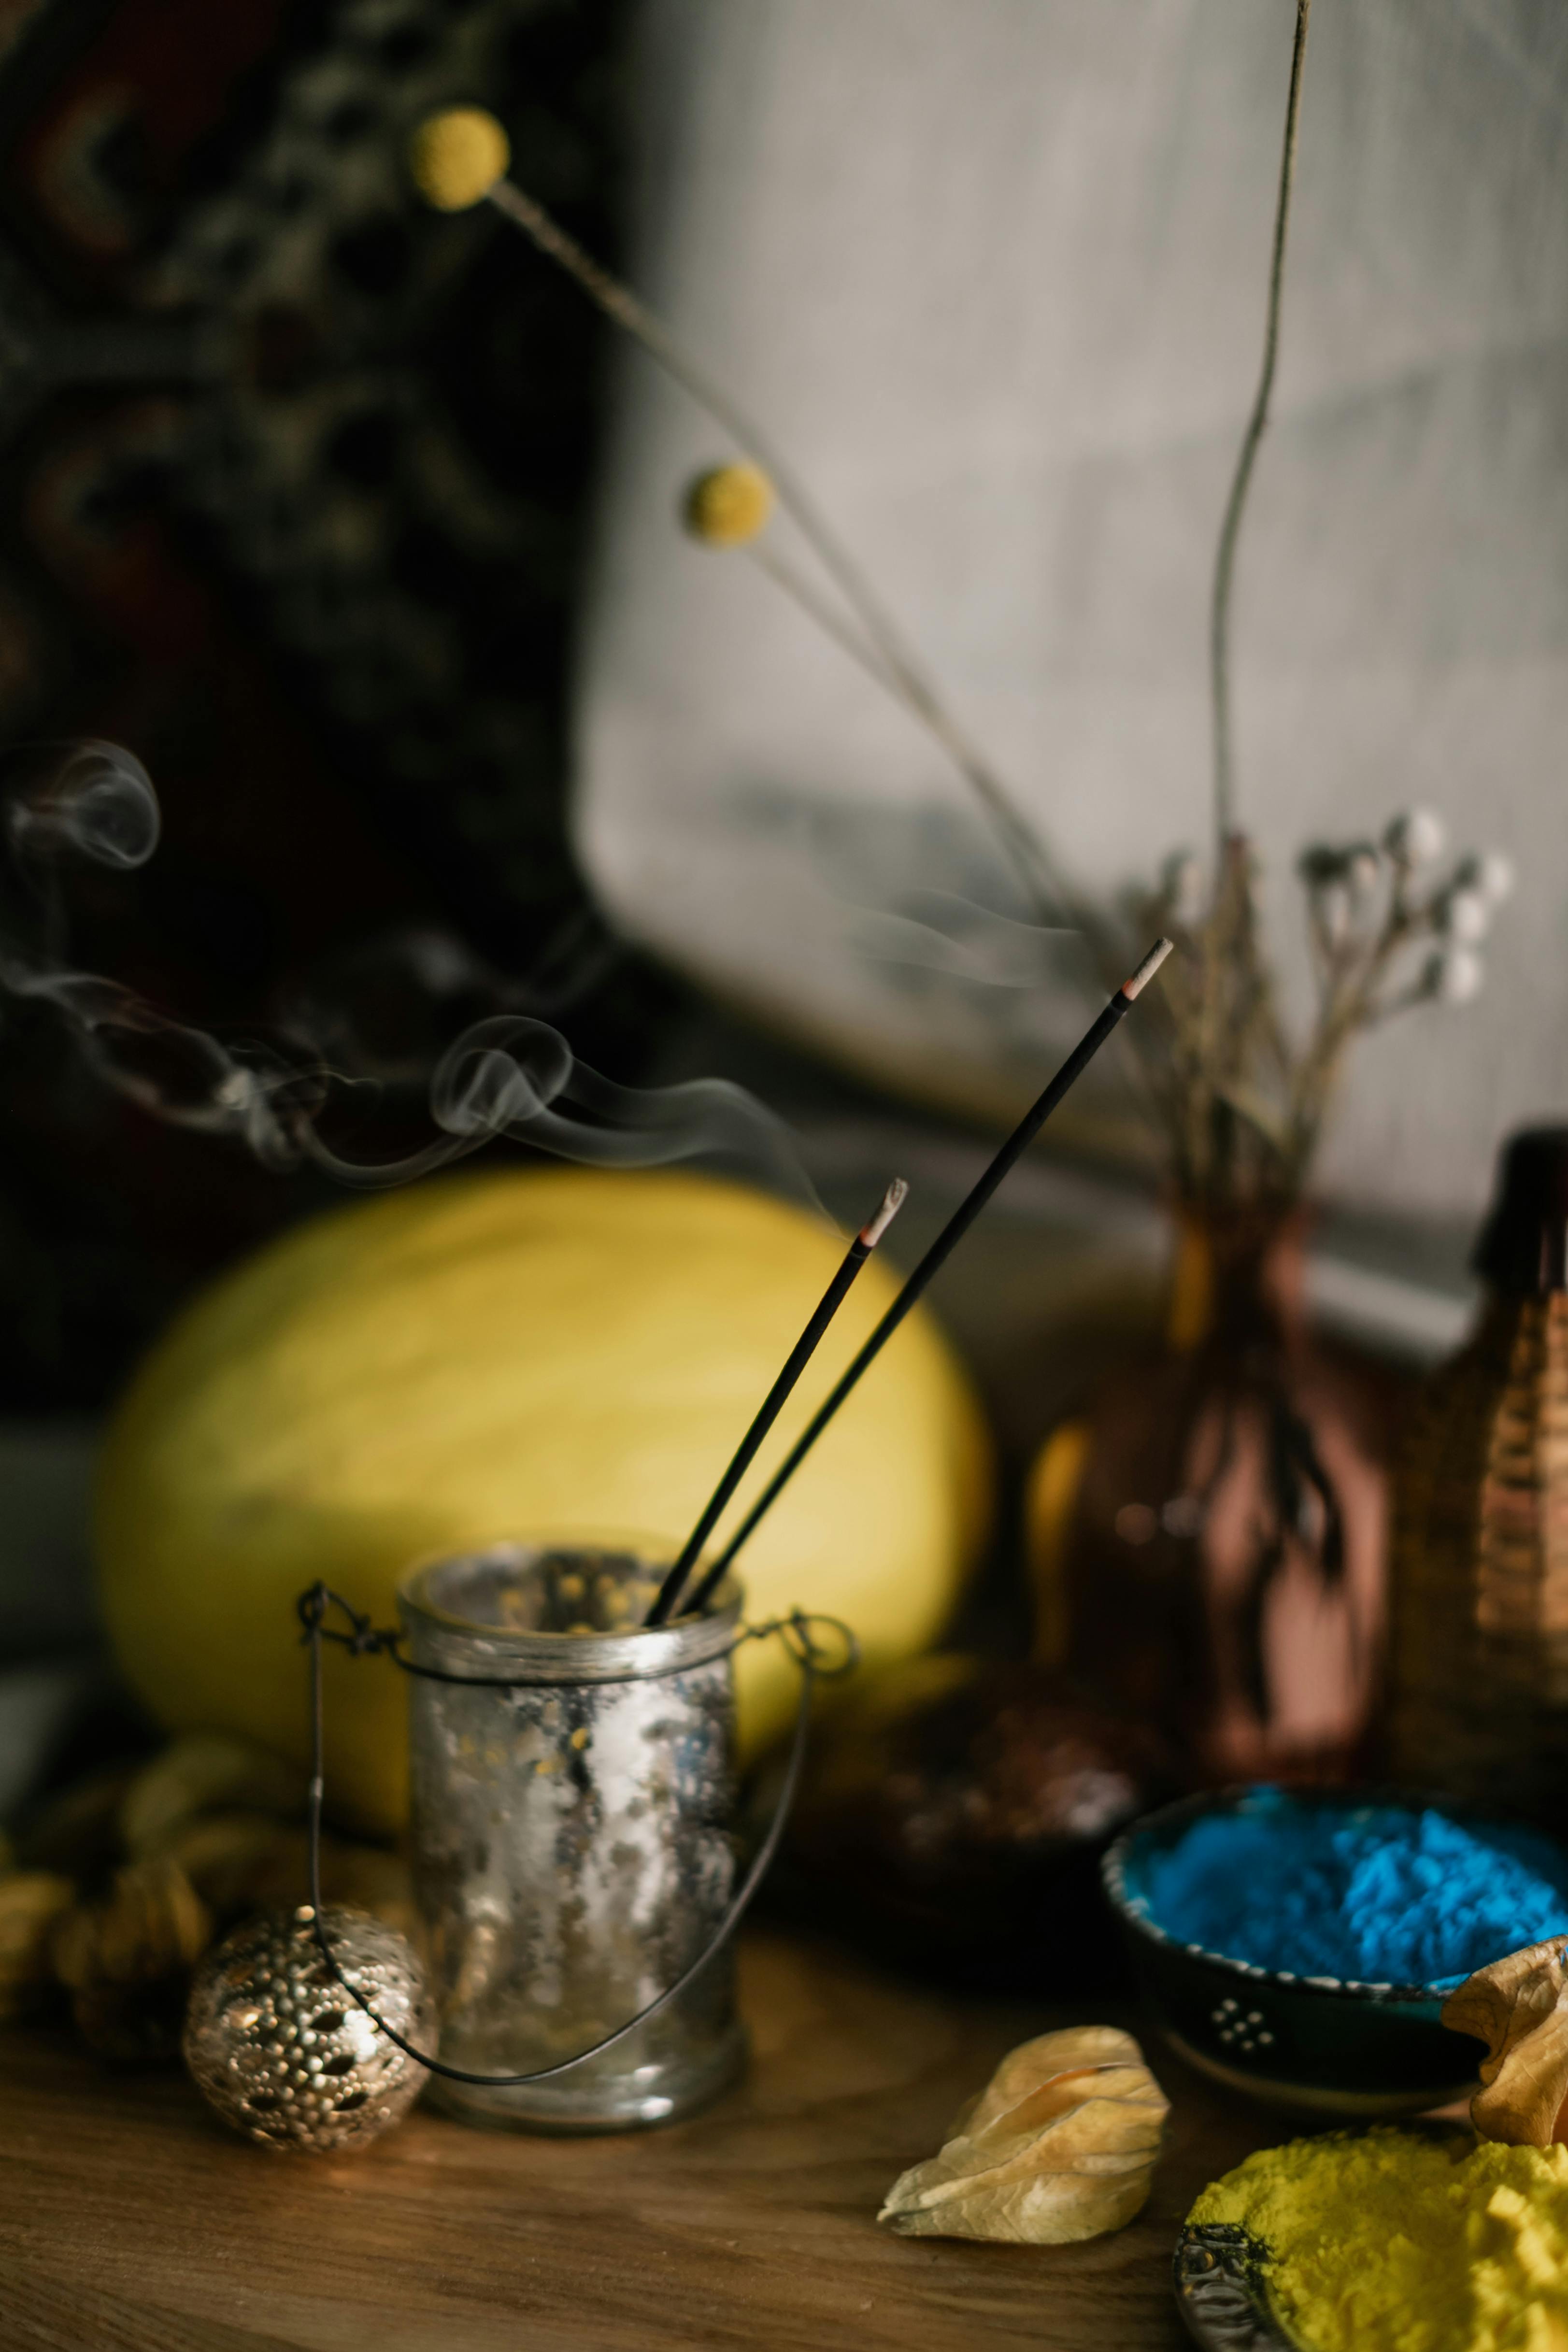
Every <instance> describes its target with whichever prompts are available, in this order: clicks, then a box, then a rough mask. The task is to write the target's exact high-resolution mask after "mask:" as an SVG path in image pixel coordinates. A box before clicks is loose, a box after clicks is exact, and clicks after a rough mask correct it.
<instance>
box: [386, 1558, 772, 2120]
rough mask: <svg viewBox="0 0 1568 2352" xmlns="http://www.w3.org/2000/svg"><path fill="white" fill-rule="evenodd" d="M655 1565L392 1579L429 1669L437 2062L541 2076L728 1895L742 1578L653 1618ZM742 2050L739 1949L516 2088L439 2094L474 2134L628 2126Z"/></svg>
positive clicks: (415, 1834) (423, 1784)
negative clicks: (578, 2059) (660, 2006)
mask: <svg viewBox="0 0 1568 2352" xmlns="http://www.w3.org/2000/svg"><path fill="white" fill-rule="evenodd" d="M657 1583H658V1570H657V1569H656V1568H654V1567H653V1566H652V1565H651V1564H650V1561H649V1559H648V1557H647V1554H645V1553H642V1552H640V1551H637V1550H635V1549H616V1548H614V1547H611V1546H605V1547H602V1548H600V1547H593V1546H585V1545H575V1544H505V1545H498V1546H496V1547H494V1548H493V1549H489V1550H488V1551H483V1552H475V1553H471V1554H468V1555H467V1556H464V1557H460V1558H457V1559H442V1560H437V1561H435V1562H433V1563H431V1564H430V1565H428V1566H426V1567H423V1568H420V1569H417V1570H414V1571H413V1573H412V1574H411V1575H410V1576H409V1577H408V1578H407V1579H406V1580H405V1582H404V1584H403V1586H402V1588H401V1590H400V1591H399V1595H398V1604H399V1610H400V1612H401V1616H402V1621H403V1627H404V1632H405V1636H406V1651H407V1655H408V1658H409V1661H410V1663H411V1664H413V1665H414V1666H416V1667H419V1668H424V1669H426V1670H427V1671H426V1674H423V1675H418V1674H416V1675H411V1676H410V1677H409V1712H410V1727H409V1728H410V1741H409V1749H410V1769H411V1819H412V1838H413V1858H414V1881H415V1896H416V1903H417V1906H418V1909H419V1913H420V1916H421V1921H422V1926H423V1933H424V1942H425V1958H426V1964H427V1966H428V1968H429V1970H430V1974H431V1978H432V1981H433V1983H434V1986H435V1989H436V1997H437V2005H438V2008H439V2011H440V2019H441V2039H440V2047H439V2055H440V2057H441V2059H442V2061H443V2063H446V2064H447V2065H450V2066H457V2067H460V2068H461V2069H462V2070H463V2071H464V2072H465V2073H469V2074H527V2073H531V2072H533V2071H535V2070H536V2069H539V2068H542V2067H547V2066H552V2065H554V2064H555V2063H557V2062H558V2061H560V2060H561V2059H563V2058H570V2057H572V2056H573V2055H574V2053H575V2052H577V2051H579V2050H583V2049H585V2048H587V2047H588V2046H589V2045H590V2044H591V2043H593V2042H597V2041H598V2040H599V2039H600V2038H601V2037H602V2036H604V2035H605V2034H607V2033H611V2032H614V2031H615V2030H616V2027H618V2026H620V2025H622V2024H624V2023H625V2022H626V2020H627V2019H629V2018H631V2017H634V2016H635V2015H636V2014H637V2011H639V2010H641V2009H643V2008H645V2007H646V2006H647V2003H648V2002H650V2001H651V2000H655V1999H656V1998H657V1996H658V1994H659V1993H661V1992H663V1991H664V1990H665V1989H666V1988H667V1987H668V1986H669V1985H671V1984H673V1983H674V1982H675V1980H676V1979H677V1978H679V1976H680V1975H681V1974H682V1972H683V1971H684V1970H685V1969H688V1968H689V1966H690V1965H691V1963H692V1962H693V1961H694V1960H695V1959H696V1958H698V1956H699V1955H700V1953H701V1952H702V1951H703V1949H704V1948H706V1947H707V1946H708V1945H709V1944H710V1941H711V1939H712V1937H713V1935H714V1931H715V1929H716V1928H717V1927H718V1926H719V1923H720V1921H721V1919H722V1917H723V1915H724V1912H725V1909H726V1907H727V1906H728V1904H729V1901H730V1897H731V1893H732V1891H733V1885H734V1880H735V1869H736V1840H735V1832H734V1796H735V1770H734V1746H735V1742H734V1727H735V1697H734V1678H733V1673H732V1668H731V1652H732V1649H733V1645H734V1641H735V1635H736V1630H737V1625H738V1622H739V1617H740V1610H741V1593H740V1589H739V1587H738V1586H737V1585H736V1584H735V1583H734V1581H733V1580H726V1581H725V1583H724V1584H723V1585H721V1587H720V1589H719V1591H718V1592H717V1593H716V1594H715V1596H714V1600H713V1602H712V1604H711V1606H710V1608H709V1609H708V1610H706V1611H705V1612H703V1613H702V1614H701V1615H700V1616H698V1617H693V1618H689V1619H682V1620H680V1621H679V1622H676V1623H674V1624H669V1625H663V1626H659V1627H658V1628H654V1629H647V1628H645V1627H644V1626H643V1624H642V1619H643V1617H644V1615H645V1614H646V1612H647V1604H648V1602H649V1601H651V1599H652V1597H653V1593H654V1591H655V1590H656V1588H657ZM432 1674H433V1675H440V1676H450V1677H453V1679H451V1680H436V1679H433V1678H431V1675H432ZM744 2059H745V2035H744V2031H743V2028H742V2024H741V2021H740V2018H739V2016H738V2014H737V2011H736V2006H735V1974H734V1954H733V1948H732V1945H731V1942H729V1941H726V1942H725V1943H724V1944H723V1945H722V1946H721V1948H719V1950H718V1951H716V1952H715V1953H714V1956H713V1958H711V1959H710V1961H709V1963H708V1965H707V1966H706V1967H705V1968H704V1969H702V1970H701V1971H700V1974H699V1975H698V1977H697V1978H696V1979H694V1980H693V1982H692V1983H691V1984H690V1985H689V1987H688V1988H687V1990H685V1991H684V1992H682V1993H681V1994H680V1995H679V1998H678V1999H677V2000H674V2001H672V2002H671V2003H670V2004H669V2006H668V2008H666V2009H664V2010H661V2011H659V2013H658V2015H657V2016H655V2017H652V2018H650V2019H649V2020H648V2021H647V2023H646V2024H644V2025H642V2026H639V2027H638V2028H637V2031H636V2032H634V2033H632V2034H630V2035H628V2036H627V2037H626V2040H625V2041H624V2042H617V2043H616V2046H615V2047H614V2048H613V2049H611V2050H607V2051H605V2052H603V2053H601V2054H600V2055H599V2056H597V2057H595V2058H590V2059H588V2060H586V2061H585V2062H584V2063H583V2064H582V2065H580V2066H574V2067H573V2068H571V2069H570V2070H569V2071H568V2072H567V2073H565V2074H558V2075H555V2076H553V2077H552V2079H551V2080H549V2081H547V2082H543V2083H535V2084H527V2085H523V2086H519V2087H513V2088H510V2089H499V2088H490V2087H485V2088H481V2087H479V2086H476V2085H470V2084H462V2083H453V2082H449V2081H447V2080H445V2079H444V2078H443V2077H442V2076H440V2075H438V2074H437V2075H433V2076H432V2077H431V2087H430V2092H429V2096H430V2098H431V2100H432V2102H433V2104H435V2105H438V2106H440V2107H443V2108H445V2109H446V2110H447V2113H448V2114H450V2115H454V2116H460V2117H461V2118H462V2119H463V2120H465V2121H467V2122H469V2123H481V2124H492V2125H502V2126H508V2125H510V2126H514V2127H516V2128H519V2129H521V2130H531V2131H553V2132H604V2131H625V2130H630V2129H636V2128H637V2127H639V2126H647V2125H651V2124H662V2123H670V2122H673V2121H674V2120H675V2119H676V2118H677V2117H678V2116H684V2115H689V2113H690V2112H691V2111H692V2110H693V2109H694V2108H697V2107H700V2106H701V2105H704V2104H705V2103H706V2102H707V2101H708V2100H710V2099H711V2098H713V2097H715V2096H716V2095H717V2094H718V2093H719V2092H720V2091H721V2090H723V2089H724V2088H725V2087H726V2085H727V2084H730V2083H731V2082H732V2081H733V2080H734V2078H735V2076H736V2075H737V2074H739V2073H740V2071H741V2069H742V2065H743V2063H744Z"/></svg>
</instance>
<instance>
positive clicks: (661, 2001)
mask: <svg viewBox="0 0 1568 2352" xmlns="http://www.w3.org/2000/svg"><path fill="white" fill-rule="evenodd" d="M296 1608H297V1612H298V1614H299V1618H300V1624H301V1625H302V1626H303V1628H304V1632H303V1633H302V1635H301V1637H300V1638H301V1639H302V1640H303V1641H304V1642H306V1643H308V1644H309V1646H310V1801H309V1816H308V1818H309V1845H310V1927H311V1932H312V1934H313V1936H314V1938H315V1943H316V1948H317V1949H318V1950H319V1951H320V1953H321V1959H322V1962H323V1963H324V1965H325V1967H326V1968H327V1969H328V1970H329V1972H330V1974H331V1978H332V1980H333V1982H334V1983H336V1984H338V1985H341V1986H342V1990H343V1991H344V1992H346V1993H347V1994H348V1996H349V1999H350V2000H352V2001H353V2003H354V2005H355V2006H356V2008H358V2009H361V2010H363V2012H364V2014H365V2016H366V2017H368V2018H369V2020H370V2021H371V2023H372V2024H373V2025H374V2027H375V2029H376V2031H377V2032H380V2033H384V2034H385V2036H386V2038H387V2040H388V2041H389V2042H393V2043H395V2046H396V2047H397V2048H398V2049H399V2050H401V2051H402V2052H403V2053H404V2054H405V2057H409V2058H412V2059H414V2060H415V2061H416V2063H417V2064H419V2065H421V2066H424V2067H426V2068H427V2069H428V2070H429V2072H430V2073H431V2074H440V2075H442V2076H444V2077H445V2079H446V2080H447V2082H448V2083H468V2084H472V2085H473V2086H474V2087H475V2088H476V2089H482V2090H492V2091H506V2090H521V2088H522V2087H523V2085H524V2084H529V2083H547V2082H549V2081H550V2080H551V2079H552V2076H554V2075H556V2074H568V2073H570V2071H571V2069H572V2068H573V2067H574V2066H581V2065H584V2063H586V2062H587V2060H588V2059H590V2058H597V2057H598V2056H599V2054H600V2053H601V2052H602V2051H605V2050H613V2049H614V2048H615V2046H616V2043H617V2042H624V2041H625V2040H626V2036H627V2035H628V2034H631V2033H635V2032H637V2028H638V2026H640V2025H646V2024H647V2021H648V2019H649V2018H650V2017H657V2016H658V2013H659V2011H661V2010H664V2009H668V2006H669V2004H670V2002H671V2001H673V2000H679V1997H680V1995H681V1994H682V1993H683V1992H684V1991H685V1990H686V1989H687V1987H688V1986H689V1985H690V1984H692V1983H693V1982H694V1981H695V1980H696V1979H697V1978H698V1977H700V1975H701V1973H702V1971H703V1969H705V1968H706V1967H707V1966H708V1963H709V1961H710V1960H711V1959H712V1958H713V1956H714V1954H715V1953H716V1952H717V1951H719V1950H720V1949H721V1947H722V1946H723V1945H724V1944H725V1943H727V1942H728V1940H729V1938H730V1937H731V1936H732V1935H733V1934H734V1932H735V1929H736V1928H737V1927H739V1925H740V1923H741V1920H742V1916H744V1914H745V1912H746V1909H747V1907H748V1906H749V1905H750V1903H751V1901H752V1896H753V1895H755V1894H756V1892H757V1889H758V1887H759V1886H761V1885H762V1883H763V1879H764V1878H765V1877H766V1875H767V1873H768V1869H769V1866H770V1864H772V1862H773V1856H774V1855H775V1854H776V1853H777V1852H778V1849H779V1842H780V1840H781V1839H782V1838H783V1836H784V1824H785V1822H787V1821H788V1819H789V1813H790V1808H791V1806H792V1805H793V1804H794V1802H795V1790H796V1789H797V1788H798V1786H799V1784H800V1775H801V1768H802V1766H803V1765H804V1763H805V1743H806V1738H807V1735H808V1733H809V1730H810V1727H811V1700H812V1693H813V1691H814V1689H815V1687H816V1684H817V1682H818V1681H822V1682H837V1680H838V1679H839V1677H840V1676H841V1675H848V1674H852V1673H853V1672H854V1670H855V1668H856V1666H857V1665H858V1663H859V1657H860V1648H859V1643H858V1642H857V1641H856V1638H855V1636H854V1634H853V1633H851V1631H850V1630H849V1627H848V1626H847V1625H846V1624H844V1623H843V1622H841V1621H840V1620H839V1619H838V1618H837V1617H826V1616H823V1615H821V1614H818V1613H816V1612H810V1611H805V1610H801V1609H792V1610H790V1611H789V1612H788V1613H787V1615H785V1616H783V1617H770V1618H769V1619H767V1620H766V1621H765V1622H763V1624H760V1625H745V1626H742V1628H741V1630H740V1631H739V1632H738V1633H737V1634H736V1635H735V1638H734V1640H733V1641H732V1642H731V1643H730V1645H729V1647H728V1648H727V1649H725V1650H721V1651H720V1652H719V1655H720V1656H721V1657H732V1656H733V1655H734V1654H735V1652H736V1651H737V1650H739V1649H742V1648H743V1647H744V1645H745V1644H746V1643H748V1642H764V1641H769V1640H772V1639H773V1638H774V1637H775V1636H776V1637H777V1639H778V1640H779V1641H780V1642H782V1643H783V1644H784V1648H785V1649H786V1650H787V1651H788V1653H789V1654H790V1656H791V1657H792V1658H793V1659H794V1660H795V1664H796V1665H797V1666H798V1667H799V1669H800V1705H799V1706H798V1707H797V1709H796V1711H795V1731H794V1735H793V1737H792V1738H791V1741H790V1749H789V1760H788V1762H787V1764H786V1765H785V1767H784V1781H783V1784H782V1786H781V1788H780V1790H779V1797H778V1802H777V1804H776V1805H775V1806H774V1808H773V1819H772V1820H771V1821H770V1822H769V1823H768V1830H767V1835H766V1836H765V1837H764V1838H763V1842H762V1843H761V1845H760V1846H759V1847H758V1848H757V1851H756V1853H755V1854H754V1855H753V1856H752V1864H751V1867H750V1869H749V1870H748V1871H747V1873H746V1874H745V1876H744V1878H743V1879H742V1881H741V1884H740V1886H739V1888H738V1890H737V1891H736V1893H735V1895H733V1896H732V1897H731V1902H730V1905H729V1907H728V1909H727V1910H726V1911H725V1913H724V1916H723V1917H722V1918H721V1920H720V1922H719V1924H718V1926H717V1927H715V1928H714V1930H713V1933H712V1935H711V1936H710V1937H709V1939H708V1941H707V1943H706V1944H705V1945H704V1946H703V1948H702V1949H701V1951H700V1953H699V1954H698V1956H697V1958H695V1959H694V1960H693V1961H692V1962H691V1964H690V1966H689V1968H686V1969H682V1970H681V1972H680V1974H679V1976H678V1977H677V1978H676V1979H675V1981H674V1983H673V1984H669V1985H667V1986H666V1987H665V1989H664V1990H663V1991H662V1992H661V1993H659V1994H658V1995H657V1996H656V1998H655V1999H654V2000H650V2001H649V2002H648V2003H647V2007H646V2008H644V2009H639V2010H638V2011H637V2015H636V2016H635V2017H628V2018H627V2020H626V2023H625V2024H624V2025H617V2026H616V2030H615V2032H613V2033H606V2034H604V2035H602V2036H601V2038H600V2039H599V2040H598V2041H597V2042H590V2043H589V2044H588V2047H587V2048H586V2049H585V2050H579V2051H576V2052H575V2053H574V2055H573V2056H572V2057H570V2058H561V2059H558V2060H557V2061H556V2063H555V2064H554V2065H553V2066H540V2067H537V2068H535V2069H534V2071H533V2072H532V2073H531V2074H468V2073H466V2072H465V2071H464V2070H463V2068H461V2067H460V2066H447V2065H443V2063H442V2062H441V2061H440V2059H439V2058H432V2057H430V2056H429V2055H427V2053H426V2052H425V2051H423V2050H416V2048H415V2047H414V2044H413V2043H412V2042H405V2040H404V2038H403V2036H402V2034H401V2033H398V2032H396V2031H395V2029H394V2028H393V2027H392V2026H390V2025H388V2024H387V2023H386V2021H385V2020H384V2018H382V2017H380V2016H378V2015H377V2013H376V2011H374V2009H373V2008H372V2007H371V2005H370V2003H369V2001H368V2000H366V1999H365V1998H364V1995H363V1993H362V1992H361V1991H360V1990H358V1988H357V1987H356V1986H354V1985H353V1984H351V1982H350V1981H349V1979H348V1978H347V1977H346V1976H344V1974H343V1972H342V1969H340V1968H339V1966H338V1963H337V1959H336V1958H335V1956H334V1954H333V1951H332V1948H331V1942H330V1940H329V1938H328V1936H327V1931H326V1928H325V1927H324V1925H323V1923H322V1918H321V1808H322V1803H323V1801H324V1799H325V1796H326V1778H325V1765H324V1753H325V1748H324V1732H325V1719H324V1709H323V1705H322V1695H321V1655H322V1644H323V1643H327V1642H335V1643H338V1644H339V1646H340V1647H341V1648H342V1649H345V1650H347V1651H348V1653H349V1654H350V1656H351V1657H355V1658H367V1657H377V1656H381V1657H388V1658H390V1659H391V1660H392V1661H393V1663H394V1664H395V1665H398V1666H401V1668H402V1669H403V1672H404V1673H405V1675H418V1676H419V1677H421V1678H422V1679H423V1680H425V1681H428V1682H439V1683H469V1684H473V1685H476V1686H478V1687H479V1688H485V1689H491V1690H512V1689H515V1688H516V1677H515V1676H514V1675H513V1676H509V1675H451V1674H445V1673H443V1672H442V1671H441V1670H440V1668H438V1667H436V1666H419V1665H416V1664H414V1662H413V1660H412V1659H411V1658H405V1656H404V1654H403V1652H402V1649H401V1648H400V1646H399V1644H400V1643H401V1642H402V1639H403V1636H402V1634H401V1633H399V1632H398V1631H397V1630H396V1629H395V1628H385V1627H377V1626H375V1625H374V1624H373V1623H372V1622H371V1620H370V1619H369V1618H368V1617H367V1616H364V1615H363V1614H362V1613H361V1612H360V1611H359V1610H357V1609H354V1608H353V1607H351V1605H350V1604H349V1602H348V1601H345V1600H344V1599H343V1596H342V1593H341V1592H334V1591H332V1590H331V1586H330V1585H326V1584H313V1585H311V1586H310V1590H309V1591H306V1592H302V1593H301V1594H300V1598H299V1601H298V1602H297V1603H296ZM329 1609H338V1610H341V1611H342V1614H343V1616H344V1617H345V1618H346V1619H347V1621H348V1630H347V1631H346V1632H342V1631H340V1630H338V1629H337V1628H335V1627H332V1626H329V1625H328V1623H327V1622H326V1618H327V1612H328V1611H329ZM817 1627H822V1628H825V1629H826V1631H827V1632H828V1633H829V1635H830V1637H831V1640H830V1643H828V1644H825V1643H823V1642H822V1641H821V1640H820V1639H819V1638H818V1635H817V1633H816V1631H815V1630H814V1629H816V1628H817ZM689 1672H690V1668H689V1666H681V1665H676V1666H666V1667H662V1668H657V1669H655V1670H654V1672H653V1674H651V1675H650V1674H647V1673H646V1672H644V1673H632V1674H627V1675H606V1676H605V1677H604V1679H605V1680H606V1681H626V1682H645V1681H651V1680H658V1679H661V1678H662V1677H663V1676H665V1675H677V1674H686V1673H689Z"/></svg>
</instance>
